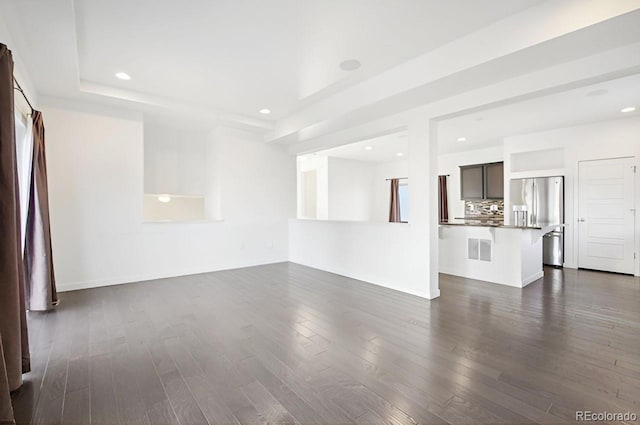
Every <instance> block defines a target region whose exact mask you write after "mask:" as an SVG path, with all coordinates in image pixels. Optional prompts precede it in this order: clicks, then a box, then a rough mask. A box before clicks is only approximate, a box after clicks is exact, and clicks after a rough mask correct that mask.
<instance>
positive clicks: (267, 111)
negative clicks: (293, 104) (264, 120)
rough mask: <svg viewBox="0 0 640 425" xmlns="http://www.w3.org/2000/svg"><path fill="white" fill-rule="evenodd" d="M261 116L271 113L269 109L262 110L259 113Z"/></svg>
mask: <svg viewBox="0 0 640 425" xmlns="http://www.w3.org/2000/svg"><path fill="white" fill-rule="evenodd" d="M259 112H260V113H261V114H264V115H269V114H270V113H271V109H267V108H263V109H260V111H259Z"/></svg>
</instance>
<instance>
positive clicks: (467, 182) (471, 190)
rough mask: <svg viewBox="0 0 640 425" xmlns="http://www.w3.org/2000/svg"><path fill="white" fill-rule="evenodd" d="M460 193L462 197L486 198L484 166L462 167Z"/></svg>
mask: <svg viewBox="0 0 640 425" xmlns="http://www.w3.org/2000/svg"><path fill="white" fill-rule="evenodd" d="M460 194H461V198H462V199H484V166H482V165H470V166H467V167H460Z"/></svg>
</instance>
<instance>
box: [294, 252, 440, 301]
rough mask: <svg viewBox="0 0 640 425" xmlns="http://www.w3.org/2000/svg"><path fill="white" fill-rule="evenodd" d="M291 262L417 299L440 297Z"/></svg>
mask: <svg viewBox="0 0 640 425" xmlns="http://www.w3.org/2000/svg"><path fill="white" fill-rule="evenodd" d="M289 262H291V263H294V264H299V265H301V266H305V267H310V268H312V269H316V270H321V271H323V272H328V273H333V274H337V275H340V276H344V277H348V278H349V279H355V280H359V281H361V282H364V283H369V284H371V285H376V286H380V287H382V288H386V289H391V290H393V291H398V292H402V293H405V294H409V295H414V296H416V297H420V298H424V299H426V300H432V299H435V298H438V297H439V296H440V290H438V293H437V294H426V293H424V292H418V291H413V290H407V289H404V288H401V287H399V286H396V285H389V284H387V283H381V282H376V281H373V280H371V279H368V278H366V277H363V276H357V275H355V274H353V273H346V272H343V271H339V270H329V269H326V268H321V267H318V266H315V265H313V264H304V263H302V262H298V261H293V260H289ZM430 295H433V296H430Z"/></svg>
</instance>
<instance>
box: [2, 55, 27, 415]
mask: <svg viewBox="0 0 640 425" xmlns="http://www.w3.org/2000/svg"><path fill="white" fill-rule="evenodd" d="M13 114H14V111H13V59H12V56H11V51H10V50H9V49H8V48H7V46H5V45H4V44H0V229H2V235H1V237H0V340H1V343H0V345H1V346H2V357H1V358H0V415H1V416H0V423H1V422H5V423H11V422H12V421H13V413H12V409H11V404H10V399H9V396H8V392H9V391H13V390H16V389H18V388H19V387H20V386H21V385H22V373H23V372H28V371H29V369H30V365H29V340H28V337H27V321H26V312H25V302H24V301H25V300H24V286H25V285H24V275H23V263H22V252H21V251H22V242H21V238H20V201H19V197H18V171H17V164H16V141H15V127H14V125H15V121H14V120H15V117H14V115H13ZM7 403H8V404H7Z"/></svg>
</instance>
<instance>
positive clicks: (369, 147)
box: [364, 146, 373, 151]
mask: <svg viewBox="0 0 640 425" xmlns="http://www.w3.org/2000/svg"><path fill="white" fill-rule="evenodd" d="M364 149H365V150H368V151H370V150H371V149H373V148H372V147H371V146H365V147H364Z"/></svg>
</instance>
